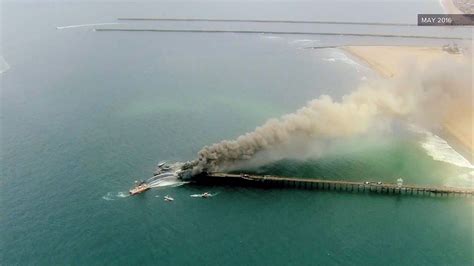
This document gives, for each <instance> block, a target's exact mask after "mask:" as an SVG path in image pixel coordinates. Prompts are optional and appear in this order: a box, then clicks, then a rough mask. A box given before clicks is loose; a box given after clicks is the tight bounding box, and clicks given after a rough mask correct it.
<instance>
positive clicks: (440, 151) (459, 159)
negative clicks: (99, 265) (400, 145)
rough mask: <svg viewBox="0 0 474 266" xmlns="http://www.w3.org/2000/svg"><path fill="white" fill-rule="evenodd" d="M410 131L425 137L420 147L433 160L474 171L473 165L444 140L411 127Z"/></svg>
mask: <svg viewBox="0 0 474 266" xmlns="http://www.w3.org/2000/svg"><path fill="white" fill-rule="evenodd" d="M410 129H411V130H412V131H413V132H416V133H419V134H423V135H425V138H424V139H423V140H422V141H421V142H420V144H421V147H423V149H425V151H426V153H427V154H428V155H429V156H431V157H432V158H433V159H434V160H437V161H442V162H446V163H449V164H453V165H456V166H459V167H464V168H470V169H474V165H472V164H471V163H470V162H469V161H468V160H467V159H466V158H464V157H463V156H462V155H461V154H459V153H458V152H457V151H456V150H454V149H453V147H451V146H450V145H449V143H448V142H447V141H446V140H444V139H442V138H441V137H439V136H437V135H435V134H433V133H431V132H429V131H426V130H424V129H421V128H419V127H416V126H413V125H412V126H410Z"/></svg>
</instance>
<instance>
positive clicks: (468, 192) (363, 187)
mask: <svg viewBox="0 0 474 266" xmlns="http://www.w3.org/2000/svg"><path fill="white" fill-rule="evenodd" d="M197 182H198V183H200V182H201V183H213V184H216V183H217V184H237V185H244V186H261V187H293V188H301V189H315V190H335V191H347V192H375V193H384V194H407V195H425V196H433V195H434V196H472V195H473V194H474V190H473V189H472V188H456V187H447V186H427V185H405V184H403V185H402V186H398V185H397V184H393V183H378V182H377V183H376V182H357V181H344V180H324V179H313V178H296V177H280V176H268V175H266V176H260V175H247V174H245V175H244V174H241V175H238V174H227V173H208V174H207V175H203V176H201V177H199V178H198V181H197Z"/></svg>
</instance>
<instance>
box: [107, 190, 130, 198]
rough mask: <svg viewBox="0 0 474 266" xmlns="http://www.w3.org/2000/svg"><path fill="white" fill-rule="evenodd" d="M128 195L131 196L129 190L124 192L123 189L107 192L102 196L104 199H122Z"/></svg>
mask: <svg viewBox="0 0 474 266" xmlns="http://www.w3.org/2000/svg"><path fill="white" fill-rule="evenodd" d="M128 196H129V194H128V193H127V192H123V191H120V192H107V194H105V195H104V196H102V199H104V200H117V199H121V198H126V197H128Z"/></svg>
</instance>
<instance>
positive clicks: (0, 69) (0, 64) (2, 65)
mask: <svg viewBox="0 0 474 266" xmlns="http://www.w3.org/2000/svg"><path fill="white" fill-rule="evenodd" d="M9 69H10V65H9V64H8V63H7V61H5V59H4V58H3V56H0V74H2V73H4V72H5V71H7V70H9Z"/></svg>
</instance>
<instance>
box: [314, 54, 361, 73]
mask: <svg viewBox="0 0 474 266" xmlns="http://www.w3.org/2000/svg"><path fill="white" fill-rule="evenodd" d="M322 60H324V61H327V62H332V63H335V62H342V63H345V64H348V65H351V66H353V67H355V69H356V71H357V72H361V71H362V70H367V69H368V68H367V67H366V66H364V65H362V64H360V63H359V62H357V61H356V60H353V59H352V58H350V57H349V56H347V55H346V54H345V53H344V52H341V51H340V50H338V49H331V52H330V53H329V57H324V58H322Z"/></svg>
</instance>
